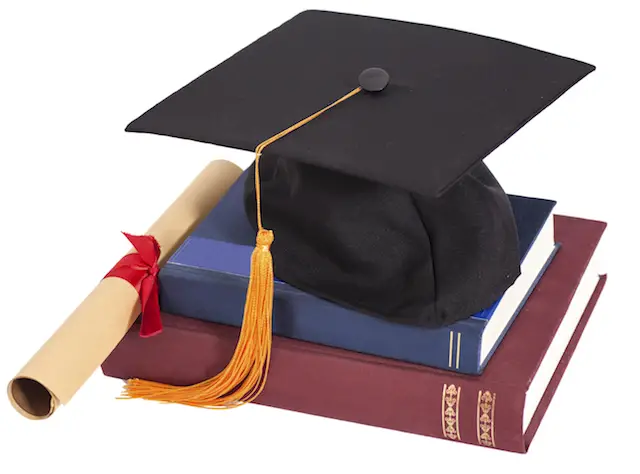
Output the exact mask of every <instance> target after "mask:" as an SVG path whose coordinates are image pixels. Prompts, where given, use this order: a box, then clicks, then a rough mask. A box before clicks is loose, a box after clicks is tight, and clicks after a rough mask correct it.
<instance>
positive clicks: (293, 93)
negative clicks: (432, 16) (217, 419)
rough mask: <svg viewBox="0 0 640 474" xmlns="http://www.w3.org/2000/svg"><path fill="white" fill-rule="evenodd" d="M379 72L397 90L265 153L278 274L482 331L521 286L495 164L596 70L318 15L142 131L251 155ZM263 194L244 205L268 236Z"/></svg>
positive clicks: (374, 21)
mask: <svg viewBox="0 0 640 474" xmlns="http://www.w3.org/2000/svg"><path fill="white" fill-rule="evenodd" d="M371 67H379V68H383V69H384V70H386V71H387V72H388V73H389V74H390V81H389V84H388V85H387V86H386V88H385V89H384V90H382V91H380V92H366V91H364V92H361V93H360V94H357V95H356V96H354V97H352V98H350V99H348V100H347V101H345V102H343V103H341V104H340V105H338V106H337V107H335V108H333V109H331V110H329V111H328V112H326V113H325V114H323V115H321V116H320V117H319V118H317V119H315V120H313V121H312V122H310V123H308V124H306V125H304V126H303V127H302V128H300V129H298V130H296V131H294V132H293V133H291V134H289V135H287V136H285V137H284V138H282V139H280V140H278V141H276V142H275V143H273V144H271V145H270V146H268V147H267V149H266V150H265V151H264V153H263V156H262V159H261V161H260V163H261V176H262V181H263V182H262V190H263V195H262V203H263V217H264V224H265V227H266V228H268V229H272V230H273V231H274V234H275V242H274V244H273V247H272V251H273V256H274V269H275V274H276V276H277V277H278V278H280V279H281V280H284V281H286V282H288V283H289V284H291V285H293V286H296V287H298V288H301V289H303V290H305V291H308V292H309V293H312V294H315V295H317V296H320V297H323V298H327V299H329V300H331V301H334V302H336V303H339V304H342V305H344V306H348V307H352V308H355V309H357V310H360V311H363V312H366V313H368V314H372V315H376V316H380V317H385V318H391V319H393V320H395V321H398V322H401V323H406V324H416V325H421V326H441V325H446V324H449V323H452V322H454V321H457V320H460V319H464V318H468V317H469V316H471V315H472V314H473V313H475V312H477V311H480V310H482V309H485V308H487V307H489V306H490V305H491V304H492V303H493V302H494V301H495V300H496V299H498V298H499V297H500V296H501V295H502V294H503V293H504V291H505V290H506V289H507V288H508V287H509V286H510V285H511V284H512V283H513V281H514V280H515V279H516V278H517V277H518V276H519V274H520V268H519V263H520V262H519V252H518V241H517V233H516V225H515V223H514V217H513V214H512V211H511V208H510V204H509V200H508V198H507V196H506V195H505V193H504V192H503V190H502V189H501V187H500V186H499V185H498V183H497V182H496V180H495V179H494V177H493V176H492V175H491V173H490V172H489V170H488V169H487V168H486V166H485V165H484V164H483V163H482V160H483V159H484V158H485V157H486V156H487V155H488V154H489V153H490V152H491V151H492V150H493V149H495V148H496V147H497V146H499V145H500V144H501V143H502V142H504V141H505V140H506V139H507V138H508V137H509V136H511V135H512V134H513V133H515V132H516V131H517V130H518V129H519V128H520V127H522V126H523V125H524V124H525V123H527V122H528V121H529V120H530V119H532V118H533V117H534V116H535V115H537V114H538V113H539V112H541V111H542V110H543V109H544V108H546V107H547V106H548V105H550V104H551V103H552V102H553V101H555V100H556V99H557V98H558V97H559V96H560V95H562V94H563V93H564V92H566V91H567V90H568V89H569V88H570V87H571V86H573V85H574V84H575V83H577V82H578V81H579V80H581V79H582V78H583V77H585V76H586V75H587V74H589V73H590V72H591V71H593V70H594V67H593V66H591V65H588V64H586V63H583V62H579V61H575V60H572V59H568V58H564V57H560V56H557V55H553V54H550V53H546V52H542V51H537V50H534V49H531V48H527V47H524V46H520V45H516V44H513V43H509V42H506V41H502V40H497V39H491V38H487V37H482V36H478V35H474V34H470V33H464V32H459V31H454V30H449V29H445V28H439V27H432V26H425V25H418V24H413V23H406V22H400V21H393V20H384V19H378V18H370V17H363V16H357V15H347V14H341V13H331V12H322V11H307V12H303V13H301V14H300V15H298V16H296V17H294V18H293V19H291V20H290V21H288V22H286V23H285V24H284V25H282V26H280V27H279V28H276V29H275V30H273V31H271V32H270V33H268V34H267V35H265V36H263V37H262V38H260V39H259V40H257V41H256V42H254V43H253V44H251V45H249V46H248V47H246V48H245V49H243V50H242V51H240V52H238V53H237V54H235V55H234V56H232V57H231V58H229V59H228V60H226V61H224V62H223V63H222V64H220V65H218V66H217V67H215V68H213V69H211V70H210V71H208V72H206V73H204V74H203V75H202V76H200V77H199V78H197V79H195V80H194V81H193V82H191V83H190V84H188V85H186V86H185V87H183V88H182V89H180V90H178V91H177V92H175V93H174V94H172V95H170V96H169V97H167V98H166V99H165V100H163V101H162V102H160V103H159V104H157V105H156V106H155V107H153V108H151V109H150V110H149V111H147V112H146V113H144V114H143V115H142V116H140V117H139V118H137V119H136V120H134V121H133V122H131V123H130V124H129V125H128V127H127V130H128V131H132V132H146V133H153V134H160V135H168V136H173V137H181V138H186V139H191V140H197V141H202V142H207V143H213V144H217V145H223V146H228V147H233V148H239V149H244V150H251V151H252V150H254V149H255V148H256V146H257V145H258V144H259V143H261V142H262V141H264V140H266V139H268V138H270V137H271V136H273V135H275V134H276V133H278V132H280V131H282V130H284V129H286V128H288V127H289V126H291V125H293V124H294V123H297V122H298V121H300V120H301V119H304V118H305V117H308V116H309V115H311V114H313V113H315V112H316V111H318V110H320V109H322V108H323V107H325V106H326V105H328V104H330V103H332V102H334V101H335V100H337V99H338V98H340V97H342V96H343V95H344V94H346V93H348V92H349V91H351V90H353V89H354V88H355V87H357V86H358V78H359V76H360V73H361V72H362V71H363V70H365V69H367V68H371ZM250 176H253V175H252V174H250ZM253 184H254V183H253V179H249V180H247V183H246V185H247V188H246V189H245V203H246V210H247V215H248V217H249V218H250V220H251V222H252V223H253V224H254V225H255V194H254V188H253Z"/></svg>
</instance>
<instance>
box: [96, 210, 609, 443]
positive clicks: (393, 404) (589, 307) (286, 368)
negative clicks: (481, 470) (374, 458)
mask: <svg viewBox="0 0 640 474" xmlns="http://www.w3.org/2000/svg"><path fill="white" fill-rule="evenodd" d="M605 227H606V224H605V223H602V222H597V221H590V220H584V219H577V218H572V217H564V216H556V218H555V228H556V238H557V240H558V241H559V242H561V243H562V247H561V249H560V250H559V251H558V253H557V255H556V257H555V259H554V260H553V262H552V263H551V265H550V266H549V268H548V269H547V271H546V273H545V275H544V276H543V278H542V279H541V280H540V282H539V284H538V286H537V287H536V289H535V291H534V292H533V294H532V295H531V297H530V298H529V299H528V301H527V303H526V305H525V306H524V307H523V309H522V311H521V312H520V314H519V316H518V317H517V319H516V321H515V322H514V323H513V325H512V326H511V328H510V329H509V331H508V333H507V335H506V336H505V338H504V339H503V341H502V343H501V344H500V346H499V347H498V349H497V351H496V353H495V354H494V356H493V358H492V359H491V361H490V363H489V364H488V366H487V368H486V369H485V371H484V373H483V374H482V375H481V376H474V375H464V374H456V373H452V372H447V371H443V370H438V369H434V368H430V367H424V366H420V365H414V364H409V363H405V362H400V361H395V360H390V359H384V358H380V357H375V356H370V355H366V354H359V353H356V352H349V351H345V350H341V349H336V348H332V347H326V346H321V345H317V344H311V343H307V342H303V341H296V340H293V339H286V338H281V337H275V338H274V341H273V351H272V362H271V368H270V371H269V378H268V380H267V385H266V387H265V390H264V392H263V393H262V394H261V395H260V397H259V398H258V399H257V400H256V401H255V403H259V404H262V405H268V406H273V407H278V408H283V409H288V410H293V411H298V412H303V413H309V414H314V415H320V416H325V417H331V418H336V419H341V420H346V421H351V422H356V423H362V424H367V425H372V426H379V427H383V428H389V429H395V430H400V431H405V432H410V433H415V434H421V435H425V436H434V437H439V438H446V439H451V440H454V441H459V442H464V443H470V444H476V445H481V446H487V447H493V448H497V449H502V450H506V451H513V452H520V453H524V452H526V451H527V450H528V447H529V445H530V443H531V441H532V439H533V437H534V435H535V432H536V430H537V428H538V426H539V425H540V422H541V420H542V418H543V416H544V413H545V411H546V409H547V407H548V405H549V403H550V401H551V398H552V397H553V394H554V392H555V390H556V388H557V386H558V384H559V382H560V379H561V378H562V375H563V374H564V371H565V369H566V367H567V364H568V362H569V360H570V358H571V356H572V354H573V352H574V350H575V348H576V345H577V343H578V340H579V339H580V336H581V334H582V331H583V330H584V327H585V325H586V324H587V321H588V319H589V316H590V315H591V313H592V311H593V308H594V306H595V304H596V302H597V299H598V297H599V295H600V293H601V291H602V289H603V287H604V284H605V281H606V277H605V276H599V275H597V273H595V271H594V269H592V268H590V267H589V264H590V263H592V261H593V259H592V257H593V254H594V252H595V250H596V248H597V246H598V243H599V241H600V239H601V237H602V234H603V232H604V229H605ZM588 267H589V268H588ZM583 277H584V278H583ZM589 282H591V283H589ZM565 315H566V317H565ZM571 320H573V322H572V321H571ZM163 322H164V327H165V329H164V331H163V333H161V334H160V335H158V336H155V337H153V338H148V339H143V338H140V336H139V334H138V331H139V328H138V326H137V324H136V325H134V326H133V327H132V328H131V330H130V331H129V333H128V334H127V335H126V336H125V338H124V339H123V340H122V341H121V343H120V344H119V345H118V346H117V347H116V348H115V349H114V351H113V352H112V353H111V355H110V356H109V358H108V359H107V360H106V361H105V362H104V364H103V365H102V370H103V372H104V374H105V375H107V376H111V377H117V378H121V379H126V378H133V377H138V378H142V379H147V380H155V381H159V382H165V383H170V384H175V385H188V384H192V383H196V382H199V381H201V380H204V379H207V378H209V377H212V376H214V375H216V374H217V373H218V372H219V371H220V370H222V369H223V368H224V366H225V365H226V364H227V362H228V360H229V358H230V357H231V355H232V353H233V350H234V348H235V344H236V341H237V337H238V328H235V327H229V326H223V325H218V324H214V323H210V322H205V321H200V320H195V319H190V318H184V317H180V316H175V315H168V314H165V315H163ZM563 323H564V324H563ZM554 354H557V355H554ZM545 374H546V375H545ZM292 377H294V378H295V379H296V381H297V382H296V383H295V384H291V383H290V380H291V378H292ZM362 393H366V394H369V396H367V397H362V396H361V395H360V394H362Z"/></svg>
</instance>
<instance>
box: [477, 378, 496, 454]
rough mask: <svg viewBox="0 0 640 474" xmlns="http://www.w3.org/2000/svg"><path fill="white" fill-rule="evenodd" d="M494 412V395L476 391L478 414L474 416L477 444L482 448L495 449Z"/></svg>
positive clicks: (486, 391)
mask: <svg viewBox="0 0 640 474" xmlns="http://www.w3.org/2000/svg"><path fill="white" fill-rule="evenodd" d="M495 411H496V394H495V393H491V392H489V391H488V390H485V391H482V390H479V391H478V412H477V415H476V428H477V432H478V443H480V444H481V445H482V446H489V447H491V448H495V447H496V440H495V423H494V421H495Z"/></svg>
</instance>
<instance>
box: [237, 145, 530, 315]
mask: <svg viewBox="0 0 640 474" xmlns="http://www.w3.org/2000/svg"><path fill="white" fill-rule="evenodd" d="M253 166H255V165H252V169H251V171H250V172H249V173H248V175H247V180H246V181H245V208H246V211H247V216H248V218H249V220H250V222H251V223H252V224H253V225H254V227H255V223H256V201H255V197H256V196H255V179H254V174H253ZM260 175H261V176H260V182H261V194H262V202H263V204H262V215H263V223H264V226H265V227H266V228H268V229H273V230H274V233H275V241H274V243H273V246H272V253H273V259H274V271H275V274H276V276H277V277H278V278H279V279H281V280H283V281H286V282H287V283H289V284H291V285H293V286H295V287H297V288H300V289H302V290H304V291H307V292H309V293H311V294H314V295H316V296H319V297H322V298H325V299H328V300H331V301H333V302H335V303H338V304H340V305H343V306H346V307H350V308H354V309H356V310H359V311H361V312H364V313H367V314H370V315H374V316H380V317H385V318H389V319H392V320H394V321H396V322H398V323H403V324H412V325H420V326H425V327H438V326H442V325H446V324H450V323H453V322H455V321H458V320H461V319H466V318H468V317H469V316H471V315H473V314H474V313H476V312H478V311H480V310H482V309H485V308H488V307H489V306H491V304H492V303H494V302H495V301H496V300H497V299H498V298H499V297H500V296H501V295H502V294H503V293H504V291H505V290H506V289H507V288H508V287H509V286H510V285H511V284H512V283H513V282H514V281H515V279H516V278H517V277H518V276H519V275H520V251H519V247H518V237H517V229H516V225H515V221H514V217H513V213H512V210H511V205H510V203H509V199H508V197H507V196H506V194H505V193H504V191H503V190H502V188H501V187H500V185H499V184H498V183H497V181H496V180H495V178H494V177H493V176H492V175H491V173H490V171H489V170H488V169H487V167H486V166H485V165H484V164H483V163H480V164H479V165H477V166H476V167H475V168H474V169H472V170H471V171H470V172H469V173H468V174H467V175H465V176H464V177H463V178H462V179H461V180H459V181H458V182H457V183H456V184H455V185H454V186H453V187H451V188H450V189H449V190H448V191H447V192H446V193H444V194H443V195H442V196H440V197H437V198H430V197H425V196H422V195H416V194H413V193H410V192H408V191H404V190H401V189H397V188H392V187H389V186H385V185H382V184H379V183H376V182H373V181H369V180H365V179H362V178H356V177H352V176H348V175H345V174H342V173H336V172H334V171H330V170H326V169H323V168H319V167H316V166H313V165H307V164H304V163H300V162H299V161H297V160H290V159H287V158H283V157H278V158H263V159H261V160H260Z"/></svg>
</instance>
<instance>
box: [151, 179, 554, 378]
mask: <svg viewBox="0 0 640 474" xmlns="http://www.w3.org/2000/svg"><path fill="white" fill-rule="evenodd" d="M245 177H246V172H245V173H244V174H243V175H242V176H241V178H240V179H239V180H238V181H237V182H236V183H235V184H234V185H233V186H232V187H231V189H230V190H229V191H228V193H227V194H226V195H225V197H224V198H223V199H222V200H221V201H220V202H219V203H218V205H217V206H216V208H215V209H213V210H212V212H211V213H210V214H209V215H208V216H207V217H206V218H205V220H204V221H203V222H202V223H201V224H200V225H199V226H198V227H197V228H196V229H195V230H194V232H193V233H192V234H191V235H190V236H189V237H188V238H187V239H186V240H185V242H184V243H183V244H182V245H181V246H180V247H179V248H178V250H177V251H176V252H175V253H174V254H173V256H172V257H171V258H170V259H169V261H168V262H167V263H166V264H165V266H164V267H163V269H162V270H161V271H160V275H159V280H160V285H159V286H160V306H161V309H162V311H164V312H167V313H171V314H176V315H181V316H186V317H191V318H195V319H200V320H205V321H212V322H216V323H221V324H227V325H231V326H240V325H241V324H242V317H243V312H244V302H245V296H246V289H247V284H248V281H249V269H250V260H251V253H252V251H253V249H254V246H255V237H256V233H255V231H254V229H253V228H252V226H251V224H250V222H249V220H248V218H247V217H246V215H245V213H244V207H243V186H244V180H245ZM509 198H510V200H511V204H512V207H513V211H514V214H515V218H516V223H517V227H518V235H519V239H520V254H521V262H522V263H521V270H522V273H521V276H520V277H519V278H518V279H517V280H516V282H515V283H514V284H513V285H512V286H511V287H510V288H509V289H508V290H507V291H506V292H505V294H504V295H503V296H502V297H501V298H500V299H499V300H498V301H496V302H495V303H494V304H493V305H492V306H491V307H490V308H487V309H485V310H484V311H481V312H479V313H477V314H475V315H470V317H469V318H468V319H466V320H463V321H459V322H457V323H454V324H452V325H450V326H447V327H443V328H438V329H427V328H420V327H415V326H408V325H403V324H398V323H394V322H391V321H389V320H385V319H382V318H377V317H373V316H370V315H364V314H362V313H359V312H356V311H354V310H351V309H347V308H344V307H342V306H339V305H337V304H335V303H332V302H329V301H327V300H324V299H321V298H318V297H315V296H313V295H310V294H308V293H305V292H303V291H301V290H298V289H297V288H294V287H292V286H290V285H288V284H286V283H284V282H282V281H279V280H277V279H276V281H275V284H274V308H273V332H274V334H277V335H279V336H284V337H289V338H293V339H299V340H304V341H309V342H314V343H318V344H324V345H327V346H333V347H339V348H342V349H347V350H350V351H356V352H362V353H367V354H372V355H376V356H380V357H386V358H389V359H397V360H402V361H407V362H413V363H417V364H422V365H428V366H432V367H438V368H442V369H445V370H451V371H455V372H461V373H466V374H480V373H482V371H483V369H484V367H485V366H486V364H487V362H488V361H489V360H490V358H491V355H492V354H493V352H494V351H495V349H496V348H497V347H498V345H499V343H500V341H501V340H502V338H503V337H504V335H505V333H506V332H507V330H508V328H509V326H510V325H511V323H512V322H513V320H514V318H515V317H516V316H517V314H518V312H519V310H520V308H521V307H522V306H523V304H524V302H525V301H526V299H527V297H528V296H529V294H530V293H531V291H532V290H533V288H535V284H536V283H537V281H538V280H539V278H540V277H541V276H542V274H543V273H544V270H545V269H546V267H547V265H548V264H549V263H550V261H551V259H552V258H553V256H554V255H555V252H556V251H557V248H558V246H557V245H556V243H555V239H554V229H553V216H552V210H553V208H554V206H555V204H556V202H555V201H551V200H546V199H537V198H527V197H521V196H509Z"/></svg>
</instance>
